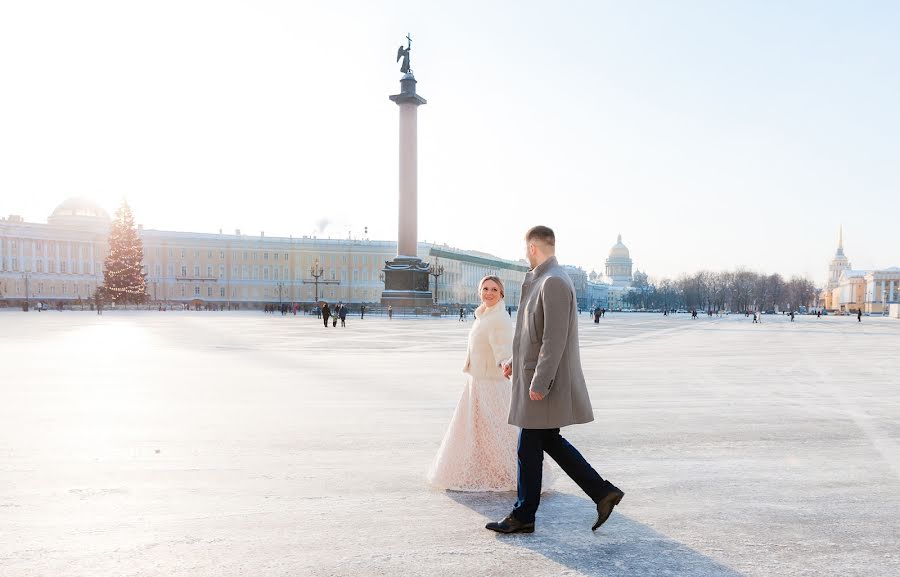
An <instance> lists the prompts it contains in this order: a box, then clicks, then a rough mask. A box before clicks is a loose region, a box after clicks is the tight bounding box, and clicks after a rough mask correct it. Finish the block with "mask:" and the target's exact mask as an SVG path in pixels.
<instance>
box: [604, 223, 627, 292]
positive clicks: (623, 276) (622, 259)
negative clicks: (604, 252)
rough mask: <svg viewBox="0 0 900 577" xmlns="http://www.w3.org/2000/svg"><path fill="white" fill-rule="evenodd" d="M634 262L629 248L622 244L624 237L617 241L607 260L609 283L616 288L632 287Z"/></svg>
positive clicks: (620, 236)
mask: <svg viewBox="0 0 900 577" xmlns="http://www.w3.org/2000/svg"><path fill="white" fill-rule="evenodd" d="M632 265H633V263H632V261H631V253H629V252H628V247H627V246H625V245H624V244H622V235H621V234H620V235H619V238H618V239H617V240H616V244H614V245H613V246H612V248H611V249H609V257H607V259H606V279H607V283H608V284H609V285H611V286H614V287H630V286H631V280H632Z"/></svg>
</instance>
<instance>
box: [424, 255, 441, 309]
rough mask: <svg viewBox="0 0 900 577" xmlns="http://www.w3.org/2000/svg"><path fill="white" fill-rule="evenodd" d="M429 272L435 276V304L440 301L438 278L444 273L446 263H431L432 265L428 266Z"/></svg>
mask: <svg viewBox="0 0 900 577" xmlns="http://www.w3.org/2000/svg"><path fill="white" fill-rule="evenodd" d="M428 274H430V275H431V276H433V277H434V304H437V302H438V296H437V293H438V278H440V276H441V275H442V274H444V265H442V264H437V262H433V263H431V266H429V267H428Z"/></svg>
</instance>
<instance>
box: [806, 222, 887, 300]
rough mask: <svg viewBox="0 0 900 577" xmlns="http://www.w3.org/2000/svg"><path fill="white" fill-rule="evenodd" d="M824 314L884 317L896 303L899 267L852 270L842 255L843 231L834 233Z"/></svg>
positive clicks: (824, 290) (824, 292) (825, 292)
mask: <svg viewBox="0 0 900 577" xmlns="http://www.w3.org/2000/svg"><path fill="white" fill-rule="evenodd" d="M822 292H823V297H822V300H823V301H824V303H823V304H824V307H825V309H827V310H830V311H835V312H844V313H855V312H857V311H859V310H862V311H863V312H864V313H869V314H884V313H885V312H886V311H887V310H888V308H889V307H890V305H891V304H897V303H898V302H900V267H889V268H885V269H875V270H854V269H853V267H852V266H851V265H850V260H849V259H848V258H847V256H846V255H845V254H844V229H843V227H841V228H840V231H839V233H838V247H837V251H835V254H834V257H832V259H831V262H830V263H829V265H828V276H827V279H826V282H825V288H824V289H823V291H822Z"/></svg>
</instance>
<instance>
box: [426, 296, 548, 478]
mask: <svg viewBox="0 0 900 577" xmlns="http://www.w3.org/2000/svg"><path fill="white" fill-rule="evenodd" d="M475 316H476V320H475V322H474V323H473V324H472V329H471V330H470V332H469V344H468V351H467V358H466V365H465V368H464V369H463V370H464V372H465V373H466V376H467V379H466V386H465V388H464V389H463V393H462V396H461V397H460V399H459V404H458V405H457V406H456V411H455V412H454V413H453V418H452V419H451V420H450V426H449V427H448V428H447V433H446V434H445V435H444V440H443V441H442V442H441V447H440V449H438V452H437V455H435V457H434V461H433V462H432V464H431V468H430V469H429V471H428V482H429V483H430V484H431V485H433V486H434V487H437V488H440V489H449V490H452V491H515V490H516V478H517V468H518V465H517V457H516V448H517V445H518V440H519V429H518V427H514V426H512V425H510V424H509V422H508V419H509V401H510V394H511V385H510V382H509V380H507V379H506V378H505V377H504V376H503V371H502V369H501V368H500V366H499V363H500V362H502V361H505V360H508V359H509V358H510V357H511V356H512V339H513V329H512V321H511V320H510V318H509V315H508V314H507V312H506V306H505V305H504V303H503V301H502V300H501V301H500V302H499V303H497V304H496V305H494V306H492V307H485V306H484V305H482V306H480V307H479V308H478V309H477V310H476V311H475ZM554 478H555V475H554V474H553V469H552V467H551V466H550V463H549V458H548V457H547V456H546V455H545V457H544V469H543V480H542V486H543V487H544V488H547V487H549V486H550V484H551V483H552V482H553V480H554Z"/></svg>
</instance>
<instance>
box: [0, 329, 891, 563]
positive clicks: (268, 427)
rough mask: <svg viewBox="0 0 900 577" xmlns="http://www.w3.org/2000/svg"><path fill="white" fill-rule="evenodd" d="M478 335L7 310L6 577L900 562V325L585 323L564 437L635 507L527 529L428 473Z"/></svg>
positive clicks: (563, 499)
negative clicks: (503, 522)
mask: <svg viewBox="0 0 900 577" xmlns="http://www.w3.org/2000/svg"><path fill="white" fill-rule="evenodd" d="M469 326H470V325H469V323H459V322H457V321H456V320H455V319H399V318H395V319H394V320H388V319H385V318H379V317H373V318H366V319H365V320H362V321H360V319H359V318H356V317H351V318H350V319H349V321H348V327H347V328H344V329H342V328H341V327H340V326H339V327H337V328H330V327H329V328H328V329H325V328H324V327H322V326H321V321H317V320H316V319H315V318H311V317H282V316H281V315H274V316H273V315H264V314H263V313H256V312H253V313H251V312H240V313H214V312H171V311H170V312H162V313H160V312H156V311H153V312H123V311H116V312H111V311H107V312H105V314H104V315H103V316H98V315H96V314H94V313H90V312H63V313H58V312H44V313H36V312H29V313H27V314H26V313H22V312H14V311H5V312H2V313H0V375H2V384H0V575H2V576H3V577H25V576H29V577H31V576H48V577H57V576H65V577H77V576H84V577H100V576H115V577H121V576H132V575H133V576H151V575H153V576H156V575H160V576H185V577H205V576H231V575H247V576H252V577H263V576H276V575H278V576H281V575H284V576H332V575H333V576H345V575H346V576H350V575H354V576H355V575H365V576H368V575H391V576H419V575H421V576H428V577H441V576H453V577H461V576H468V575H517V576H559V575H589V576H606V575H610V576H622V577H625V576H639V577H641V576H657V575H678V576H707V575H709V576H713V575H715V576H727V577H733V576H738V575H748V576H751V575H752V576H779V577H789V576H799V575H810V576H811V575H815V576H820V575H841V576H845V577H846V576H852V575H860V576H866V577H879V576H885V577H886V576H896V575H898V574H900V531H898V530H897V526H898V525H897V519H898V518H900V450H898V446H900V390H898V389H900V355H898V352H897V351H898V350H900V347H898V342H900V341H898V336H900V322H898V321H896V320H891V319H883V318H874V317H864V318H863V322H862V323H857V322H856V319H855V318H853V317H827V318H822V319H816V318H815V317H807V316H802V317H798V318H797V321H796V322H794V323H790V322H788V319H787V318H786V317H775V316H766V317H764V320H763V323H762V324H761V325H753V324H752V323H751V322H750V319H748V318H745V317H744V316H742V315H741V316H731V317H727V318H721V319H717V318H714V319H709V318H706V317H701V318H700V319H698V320H695V321H692V320H691V319H690V318H689V316H688V315H678V316H676V317H663V316H662V315H656V314H654V315H650V314H637V313H635V314H618V315H617V314H610V315H608V317H607V318H605V319H603V321H602V322H601V323H600V324H599V325H595V324H594V323H592V322H590V321H589V319H588V318H587V317H586V316H585V317H583V319H582V325H581V329H580V330H581V345H582V354H583V361H584V367H585V372H586V375H587V378H588V381H589V386H590V391H591V395H592V399H593V403H594V412H595V415H596V421H595V422H594V423H591V424H588V425H582V426H576V427H570V428H567V429H565V430H564V434H566V435H567V437H568V438H569V439H570V440H571V441H572V442H573V443H574V444H575V445H576V446H577V447H579V448H580V449H581V451H582V452H583V453H584V454H585V455H586V457H587V458H588V460H589V461H591V463H592V464H593V465H594V466H595V467H596V468H597V469H598V471H599V472H600V473H601V475H604V476H606V477H608V478H610V479H611V480H612V481H613V482H614V483H616V484H617V485H618V486H620V487H621V488H623V489H624V490H625V492H626V497H625V499H624V500H623V501H622V504H621V505H620V507H618V508H617V509H616V511H615V513H614V514H613V516H612V518H611V519H610V521H609V522H608V523H607V524H606V525H604V526H603V528H602V529H601V530H600V531H598V532H597V533H592V532H591V530H590V524H591V522H592V521H593V517H594V511H593V507H592V504H591V503H590V502H589V501H588V500H587V498H586V497H585V496H584V495H583V494H582V493H581V492H580V491H579V489H578V488H577V486H575V485H574V484H573V483H572V482H571V481H569V480H568V479H567V478H564V479H563V480H562V481H560V482H559V483H558V484H557V486H556V489H557V490H556V491H554V492H551V493H550V494H549V495H547V496H545V497H544V500H543V502H542V505H541V509H540V511H539V513H538V525H537V532H536V533H534V534H533V535H521V536H498V535H496V534H494V533H491V532H488V531H486V530H485V529H484V528H483V526H484V524H485V523H486V522H487V521H488V520H494V519H499V518H501V517H502V516H504V515H505V514H506V513H507V512H508V511H509V510H510V508H511V505H512V502H513V501H514V495H512V494H460V493H445V492H441V491H436V490H432V489H430V488H428V487H427V486H426V485H425V484H424V480H423V476H424V473H425V471H426V469H427V467H428V464H429V462H430V460H431V457H432V456H433V454H434V452H435V451H436V449H437V447H438V444H439V443H440V440H441V436H442V435H443V433H444V428H445V426H446V424H447V422H448V421H449V419H450V416H451V414H452V412H453V409H454V407H455V403H456V400H457V398H458V395H459V393H460V390H461V387H462V385H463V382H464V381H463V375H462V374H461V373H460V368H461V365H462V362H463V358H464V351H465V341H466V334H467V331H468V327H469Z"/></svg>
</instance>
